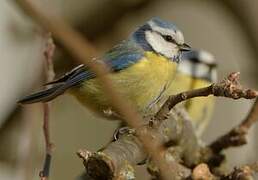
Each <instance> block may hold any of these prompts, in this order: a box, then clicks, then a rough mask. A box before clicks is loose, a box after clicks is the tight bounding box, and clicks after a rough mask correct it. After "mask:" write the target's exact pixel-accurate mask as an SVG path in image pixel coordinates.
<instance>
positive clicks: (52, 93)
mask: <svg viewBox="0 0 258 180" xmlns="http://www.w3.org/2000/svg"><path fill="white" fill-rule="evenodd" d="M62 89H63V88H62V85H61V84H57V85H55V86H53V87H51V88H49V89H46V90H42V91H39V92H36V93H33V94H31V95H28V96H25V97H24V98H22V99H20V100H19V101H18V103H20V104H32V103H37V102H48V101H51V100H52V99H54V98H55V97H57V96H59V95H61V94H63V93H64V91H65V90H62Z"/></svg>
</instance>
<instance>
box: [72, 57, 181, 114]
mask: <svg viewBox="0 0 258 180" xmlns="http://www.w3.org/2000/svg"><path fill="white" fill-rule="evenodd" d="M176 66H177V63H175V62H172V61H171V60H168V59H166V58H165V57H163V56H160V55H157V54H154V53H152V52H146V53H145V56H144V58H142V59H141V60H139V61H138V63H136V64H134V65H132V66H130V67H128V68H126V69H124V70H121V71H119V72H115V73H111V74H110V75H109V76H110V78H111V80H112V81H113V83H114V86H115V88H116V89H117V90H118V91H119V92H120V93H121V94H122V95H123V97H125V99H127V100H129V101H130V102H131V103H132V105H133V106H134V107H135V108H136V109H137V110H138V111H140V112H143V111H144V112H145V111H149V110H150V109H151V107H152V105H154V104H155V103H156V102H157V101H158V99H160V97H161V96H162V95H163V94H164V93H165V91H166V89H167V87H168V86H169V84H170V82H171V81H172V80H173V77H174V75H175V72H176ZM72 94H74V95H75V96H76V97H77V99H78V100H79V101H80V102H81V103H83V104H84V105H86V106H87V107H90V108H92V109H93V110H95V111H97V112H101V113H102V112H103V111H104V110H106V109H109V108H110V99H109V98H108V97H107V96H106V95H105V94H104V93H103V91H102V89H101V86H100V84H99V83H98V80H97V78H95V79H91V80H88V81H86V82H84V83H83V85H82V86H81V87H80V88H77V89H74V90H73V91H72Z"/></svg>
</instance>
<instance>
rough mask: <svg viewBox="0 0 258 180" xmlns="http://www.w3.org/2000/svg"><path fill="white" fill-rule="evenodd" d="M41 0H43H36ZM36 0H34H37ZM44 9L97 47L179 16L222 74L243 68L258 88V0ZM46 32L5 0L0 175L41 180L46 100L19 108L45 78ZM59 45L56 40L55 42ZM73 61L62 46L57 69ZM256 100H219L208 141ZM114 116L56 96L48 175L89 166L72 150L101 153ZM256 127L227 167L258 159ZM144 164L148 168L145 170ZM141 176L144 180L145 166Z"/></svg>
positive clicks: (50, 5)
mask: <svg viewBox="0 0 258 180" xmlns="http://www.w3.org/2000/svg"><path fill="white" fill-rule="evenodd" d="M38 1H39V0H38ZM33 2H35V3H36V2H37V1H36V0H35V1H33ZM40 3H41V5H40V6H41V8H42V9H44V11H45V12H47V13H48V12H49V14H55V15H58V16H61V17H62V18H64V19H65V20H66V21H68V22H69V23H70V24H71V25H73V26H74V27H75V28H76V29H77V30H79V31H80V32H82V33H83V35H84V36H85V37H86V38H87V39H88V40H90V42H91V43H92V44H93V45H94V46H95V47H96V49H98V52H99V54H102V53H104V52H105V51H106V50H108V49H109V48H110V47H112V46H113V45H115V44H116V43H118V42H119V41H121V40H123V39H125V38H126V37H127V36H128V35H129V34H130V33H131V32H132V31H133V30H134V29H135V27H137V26H138V25H140V24H142V23H143V22H145V21H146V20H148V19H150V18H151V17H153V16H158V17H161V18H163V19H166V20H168V21H171V22H174V23H175V24H176V25H177V26H179V27H180V29H182V31H183V33H184V35H185V39H186V41H187V42H189V44H190V45H191V46H192V47H194V48H196V49H205V50H207V51H209V52H211V53H212V54H214V55H215V57H216V59H217V61H218V64H219V67H218V71H219V78H223V77H225V76H226V75H227V74H228V73H229V72H232V71H240V72H241V82H242V84H243V85H245V86H247V87H251V88H256V89H258V60H257V58H258V33H257V32H258V21H257V15H258V14H257V12H258V1H253V0H245V1H235V0H224V1H216V0H206V1H204V0H94V1H93V0H44V1H40ZM40 34H41V30H40V28H39V27H37V26H36V25H35V24H34V23H33V22H31V21H30V19H29V18H27V17H26V16H25V15H24V14H23V13H22V12H21V11H20V10H19V9H18V8H17V7H16V6H15V5H14V4H13V2H12V1H10V0H0V54H1V56H0V107H1V108H0V179H5V180H8V179H17V180H20V179H26V180H29V179H38V177H37V176H38V172H39V170H40V168H41V166H42V161H43V158H44V139H43V133H42V105H40V104H36V105H29V106H25V107H20V106H18V105H17V104H16V101H17V99H19V98H20V97H21V96H23V95H25V94H27V93H29V92H31V91H33V90H37V89H39V88H40V85H41V84H42V83H43V82H44V73H43V54H42V53H43V50H44V46H45V45H44V41H43V39H42V36H41V35H40ZM57 45H58V43H57ZM75 65H76V64H75V61H73V59H72V58H70V56H69V55H68V54H67V53H66V52H65V51H64V50H62V48H61V47H59V46H58V48H57V51H56V53H55V70H56V73H57V74H62V73H63V72H65V71H67V70H69V69H71V68H72V67H74V66H75ZM251 104H252V101H249V100H238V101H234V100H229V99H224V98H217V103H216V107H215V112H214V116H213V120H212V122H211V124H210V125H209V127H208V128H207V130H206V132H205V134H204V136H203V140H204V141H205V142H206V143H208V142H210V141H212V140H214V139H215V138H216V137H218V136H219V135H221V134H223V133H225V132H226V131H227V130H229V129H230V128H231V127H233V126H234V125H236V124H237V123H238V122H240V121H241V120H242V119H243V118H244V117H245V116H246V114H247V112H248V110H249V109H250V107H251ZM117 124H118V123H117V122H109V121H105V120H103V119H100V118H98V117H96V116H95V115H93V114H91V113H90V112H88V110H87V109H85V108H83V107H81V106H80V105H79V103H78V102H76V101H75V99H73V98H72V97H70V96H68V95H64V96H61V97H59V98H57V99H56V100H54V101H53V103H52V107H51V124H50V126H51V138H52V141H53V142H54V144H55V149H54V153H53V164H52V168H51V179H75V178H76V177H77V176H78V175H79V174H80V173H81V172H82V171H83V170H84V169H83V165H82V162H81V160H80V159H79V158H78V157H77V156H76V154H75V152H76V151H77V150H78V149H80V148H86V149H89V150H92V151H96V150H98V149H99V148H101V147H102V145H104V144H105V143H106V142H108V141H109V139H110V137H111V136H112V133H113V131H114V129H115V128H116V127H117ZM256 129H257V126H256V127H254V128H252V130H251V133H250V134H249V143H248V145H246V146H244V147H241V148H237V149H230V150H228V151H226V153H227V154H228V163H229V167H232V166H233V165H242V164H245V163H248V162H253V161H254V160H255V159H256V160H258V150H257V149H258V141H257V136H258V131H257V130H256ZM142 169H143V168H142ZM137 175H138V176H137V177H138V178H137V179H147V177H148V176H147V174H146V172H144V171H143V170H139V172H138V173H137Z"/></svg>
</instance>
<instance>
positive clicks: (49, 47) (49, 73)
mask: <svg viewBox="0 0 258 180" xmlns="http://www.w3.org/2000/svg"><path fill="white" fill-rule="evenodd" d="M46 39H47V43H46V49H45V51H44V59H45V64H46V66H45V71H46V79H47V82H50V81H52V80H53V79H54V77H55V72H54V66H53V55H54V51H55V44H54V42H53V39H52V37H51V34H50V33H48V34H47V37H46ZM49 86H51V85H49ZM47 88H49V87H47ZM43 111H44V119H43V133H44V137H45V146H46V156H45V161H44V165H43V170H42V171H41V172H40V174H39V176H40V178H41V180H46V179H47V178H48V177H49V170H50V165H51V157H52V149H53V144H52V142H51V140H50V128H49V115H50V103H49V102H48V103H43Z"/></svg>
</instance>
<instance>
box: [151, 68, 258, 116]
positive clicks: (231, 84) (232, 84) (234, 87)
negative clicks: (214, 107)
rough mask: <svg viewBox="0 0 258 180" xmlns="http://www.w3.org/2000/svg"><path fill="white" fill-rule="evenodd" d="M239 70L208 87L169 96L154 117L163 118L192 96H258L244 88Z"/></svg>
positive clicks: (255, 92) (256, 93) (253, 91)
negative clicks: (240, 81)
mask: <svg viewBox="0 0 258 180" xmlns="http://www.w3.org/2000/svg"><path fill="white" fill-rule="evenodd" d="M239 75H240V73H239V72H236V73H231V74H230V75H229V76H228V77H227V78H226V79H224V80H222V81H221V82H219V83H215V84H212V85H210V86H208V87H204V88H200V89H195V90H192V91H187V92H182V93H180V94H177V95H173V96H170V97H169V98H168V100H167V101H166V102H165V104H164V105H163V106H162V108H161V109H160V110H159V112H158V113H157V114H156V115H155V119H157V120H164V119H166V114H168V113H169V111H170V110H171V109H172V108H173V107H174V106H175V105H176V104H178V103H180V102H182V101H185V100H187V99H190V98H194V97H201V96H209V95H214V96H221V97H228V98H232V99H240V98H245V99H253V98H255V97H257V96H258V92H257V91H255V90H251V89H244V88H243V87H242V86H241V85H240V83H239Z"/></svg>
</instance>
